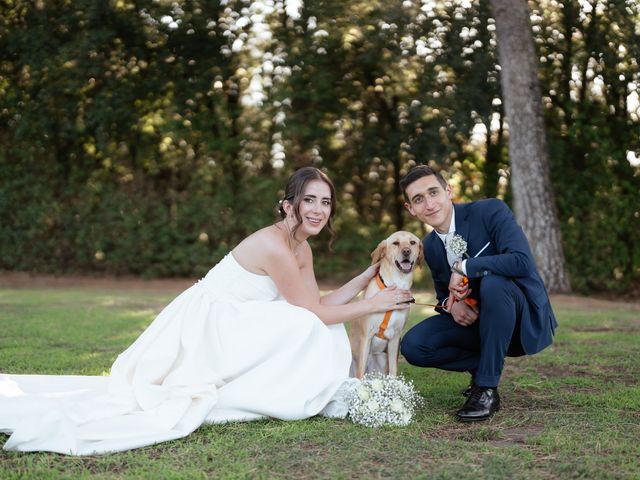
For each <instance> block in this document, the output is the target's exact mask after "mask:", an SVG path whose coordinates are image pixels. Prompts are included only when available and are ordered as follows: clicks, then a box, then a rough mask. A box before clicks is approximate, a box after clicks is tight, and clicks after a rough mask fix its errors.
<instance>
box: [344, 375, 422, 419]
mask: <svg viewBox="0 0 640 480" xmlns="http://www.w3.org/2000/svg"><path fill="white" fill-rule="evenodd" d="M421 403H422V397H421V396H420V395H419V394H418V392H417V390H416V389H415V387H414V386H413V383H411V382H409V381H407V380H405V379H403V378H402V377H393V376H391V375H383V374H381V373H367V374H366V375H365V376H364V378H363V379H362V383H360V385H358V387H357V388H355V389H353V390H352V391H351V393H350V395H349V398H348V404H349V418H351V421H352V422H353V423H356V424H359V425H365V426H367V427H374V428H375V427H381V426H383V425H396V426H405V425H409V423H411V421H412V420H413V416H414V414H415V411H416V408H417V407H418V406H419V405H420V404H421Z"/></svg>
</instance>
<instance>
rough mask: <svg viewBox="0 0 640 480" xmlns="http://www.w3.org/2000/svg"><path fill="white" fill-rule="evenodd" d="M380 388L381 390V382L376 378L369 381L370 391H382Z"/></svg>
mask: <svg viewBox="0 0 640 480" xmlns="http://www.w3.org/2000/svg"><path fill="white" fill-rule="evenodd" d="M382 388H383V385H382V380H380V379H379V378H376V379H374V380H372V381H371V389H372V390H373V391H374V392H380V391H382Z"/></svg>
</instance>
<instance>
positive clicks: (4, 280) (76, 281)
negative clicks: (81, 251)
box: [0, 272, 197, 292]
mask: <svg viewBox="0 0 640 480" xmlns="http://www.w3.org/2000/svg"><path fill="white" fill-rule="evenodd" d="M196 281H197V279H196V278H158V279H153V280H144V279H141V278H138V277H133V276H122V277H114V276H90V275H62V276H58V275H51V274H46V273H28V272H2V273H0V288H97V289H107V290H112V289H118V290H140V291H151V292H180V291H182V290H185V289H186V288H188V287H190V286H191V285H193V284H194V283H195V282H196Z"/></svg>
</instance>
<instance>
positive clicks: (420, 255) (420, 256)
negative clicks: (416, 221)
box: [417, 242, 424, 267]
mask: <svg viewBox="0 0 640 480" xmlns="http://www.w3.org/2000/svg"><path fill="white" fill-rule="evenodd" d="M418 245H419V247H418V260H417V263H418V266H419V267H422V266H423V265H424V247H423V245H422V242H420V243H419V244H418Z"/></svg>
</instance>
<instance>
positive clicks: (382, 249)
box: [371, 240, 387, 265]
mask: <svg viewBox="0 0 640 480" xmlns="http://www.w3.org/2000/svg"><path fill="white" fill-rule="evenodd" d="M386 253H387V241H386V240H382V241H381V242H380V243H379V244H378V246H377V247H376V249H375V250H374V251H373V252H371V264H372V265H373V264H374V263H378V262H379V261H380V260H382V259H383V258H384V256H385V254H386Z"/></svg>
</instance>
